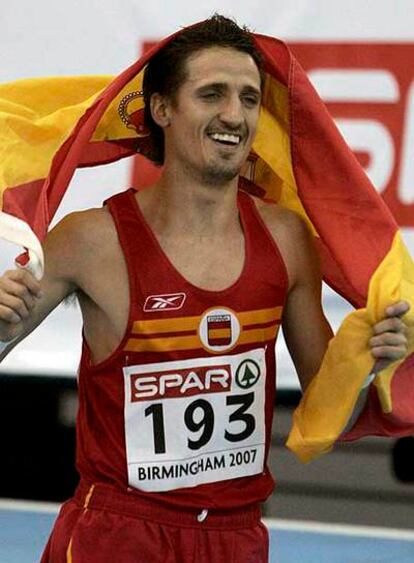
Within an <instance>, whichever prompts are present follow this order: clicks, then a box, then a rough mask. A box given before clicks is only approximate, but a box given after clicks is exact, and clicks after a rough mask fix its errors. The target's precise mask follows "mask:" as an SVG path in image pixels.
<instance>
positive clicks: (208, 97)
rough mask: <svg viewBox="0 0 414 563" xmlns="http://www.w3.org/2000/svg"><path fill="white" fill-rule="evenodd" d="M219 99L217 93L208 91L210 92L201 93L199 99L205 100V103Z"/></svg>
mask: <svg viewBox="0 0 414 563" xmlns="http://www.w3.org/2000/svg"><path fill="white" fill-rule="evenodd" d="M219 97H220V94H219V93H218V92H212V91H210V92H203V93H202V94H201V98H202V99H203V100H206V101H214V100H218V99H219Z"/></svg>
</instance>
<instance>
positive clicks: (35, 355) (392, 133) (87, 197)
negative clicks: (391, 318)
mask: <svg viewBox="0 0 414 563" xmlns="http://www.w3.org/2000/svg"><path fill="white" fill-rule="evenodd" d="M215 11H218V12H220V13H222V14H224V15H230V16H234V17H235V18H236V19H237V21H238V22H239V23H240V24H246V25H248V26H249V27H250V28H251V29H252V30H254V31H256V32H258V33H262V34H267V35H273V36H276V37H279V38H281V39H283V40H285V41H286V42H287V43H288V44H289V46H290V47H291V49H292V50H293V52H294V53H295V55H296V56H297V58H298V59H299V61H300V62H301V64H302V66H303V67H304V68H305V70H306V71H307V72H308V74H309V76H310V78H311V80H312V82H313V83H314V85H315V87H316V88H317V90H318V91H319V93H320V95H321V97H322V98H323V99H324V101H325V102H326V104H327V106H328V108H329V110H330V112H331V114H332V115H333V116H334V118H335V120H336V122H337V125H338V127H339V128H340V130H341V131H342V133H343V135H344V137H345V138H346V140H347V141H348V143H349V145H350V146H351V148H352V150H353V151H354V152H355V154H356V156H357V158H358V159H359V161H360V162H361V164H362V166H363V167H364V169H365V171H366V173H367V174H368V176H369V177H370V178H371V180H372V181H373V183H374V185H375V186H376V188H377V190H378V191H379V192H380V193H381V195H382V196H383V197H384V199H385V201H386V203H387V205H388V206H389V207H390V209H391V211H392V213H393V214H394V216H395V218H396V219H397V221H398V223H399V224H400V226H401V228H402V230H403V234H404V237H405V239H406V241H407V243H408V245H409V248H410V249H411V253H412V254H414V27H413V25H412V24H413V21H414V5H413V3H412V0H393V2H389V1H388V0H365V1H364V2H360V1H359V0H347V2H343V1H342V0H341V1H337V0H313V1H312V2H309V1H305V0H303V1H299V0H296V1H294V0H277V1H275V0H271V1H270V0H254V1H253V0H251V1H248V0H237V1H236V0H221V1H220V2H211V3H209V2H204V3H200V5H196V3H194V2H191V1H190V0H174V2H168V1H167V0H165V1H164V2H161V1H160V0H152V1H151V2H146V3H144V2H137V1H136V0H117V1H116V2H114V1H113V0H83V1H80V0H72V2H70V3H66V2H65V3H64V2H59V1H56V0H53V1H52V0H41V1H40V2H30V1H29V0H23V1H22V0H20V1H19V0H15V1H14V2H12V3H6V2H2V3H1V6H0V21H1V23H2V33H1V34H0V53H1V55H0V57H1V59H0V60H1V64H0V81H2V82H8V81H12V80H16V79H20V78H27V77H35V76H53V75H55V76H58V75H79V74H105V75H108V74H109V75H116V74H118V73H119V72H121V71H122V70H123V69H124V68H126V67H127V66H129V65H130V64H131V63H132V62H133V61H134V60H135V59H136V58H138V57H139V56H140V55H141V54H142V52H143V49H144V48H145V46H146V45H148V44H151V43H152V42H154V41H157V40H158V39H160V38H161V37H164V36H165V35H167V34H170V33H172V32H173V31H175V30H176V29H177V28H179V27H181V26H185V25H187V24H190V23H193V22H195V21H198V20H201V19H204V18H205V17H208V16H209V15H211V14H212V13H213V12H215ZM137 167H139V164H137V163H136V162H133V161H132V160H128V159H126V160H124V161H122V162H118V163H116V164H112V165H109V166H105V167H98V168H97V169H83V170H81V171H79V172H78V173H77V174H76V176H75V178H74V179H73V181H72V184H71V188H70V189H69V191H68V193H67V195H66V196H65V199H64V201H63V204H62V206H61V207H60V209H59V211H58V214H57V216H56V218H55V222H56V221H58V220H59V219H60V218H61V217H62V216H64V215H65V214H67V213H68V212H70V211H72V210H75V209H82V208H87V207H97V206H100V205H101V203H102V201H103V200H104V199H105V198H106V197H108V196H109V195H111V194H113V193H115V192H118V191H121V190H122V189H125V188H127V187H129V186H131V185H132V183H133V178H134V177H136V173H137V172H136V170H137ZM138 169H139V168H138ZM134 170H135V175H134ZM19 253H20V249H18V248H16V247H13V246H12V245H7V244H6V243H4V242H1V241H0V270H1V271H4V270H5V269H7V268H8V267H10V266H12V265H13V259H14V257H15V256H16V255H17V254H19ZM324 305H325V310H326V313H327V315H328V317H329V319H330V321H331V323H332V325H333V327H334V328H337V327H338V326H339V324H340V322H341V321H342V319H343V318H344V316H345V315H346V313H347V312H348V311H349V310H350V307H349V306H348V305H347V304H346V303H345V302H344V301H343V300H341V299H340V298H339V297H337V296H336V295H334V294H333V293H332V292H331V291H330V290H329V289H328V288H325V289H324ZM80 331H81V320H80V315H79V311H78V308H77V306H76V305H75V304H72V305H62V306H60V307H58V309H57V310H55V311H54V312H53V313H52V314H51V315H50V317H49V318H48V319H47V320H46V321H45V322H44V323H43V324H42V326H41V327H39V328H38V329H37V330H36V331H35V332H34V333H33V334H32V335H31V336H29V337H28V338H27V339H26V340H25V341H24V342H23V343H22V344H20V345H19V346H18V347H17V348H16V349H15V350H14V351H13V352H12V353H11V354H10V355H9V357H8V358H7V359H6V360H5V361H4V362H3V363H2V364H1V366H0V389H1V391H0V421H1V428H2V432H1V441H2V456H1V459H2V463H1V466H0V467H1V478H0V497H4V498H22V499H36V500H47V501H57V502H60V501H62V500H64V499H66V498H67V497H69V496H71V494H72V492H73V490H74V487H75V486H76V483H77V479H78V476H77V474H76V471H75V469H74V448H75V434H74V427H75V417H76V408H77V397H76V372H77V365H78V361H79V357H80ZM277 351H278V385H279V389H280V391H279V393H278V398H277V404H276V405H275V422H274V435H273V444H272V452H271V456H270V464H271V466H272V468H273V471H274V474H275V476H276V480H277V488H276V491H275V493H274V494H273V496H272V498H271V499H270V500H269V501H268V503H267V505H266V507H265V511H266V515H268V516H277V517H280V518H292V519H305V520H306V519H309V520H319V521H326V522H350V523H354V524H358V523H361V524H368V525H381V526H389V527H398V528H414V502H413V501H414V439H413V438H405V439H403V440H398V441H394V440H385V439H379V438H372V439H371V438H369V439H364V440H361V441H360V442H359V443H356V444H349V445H346V446H339V447H337V448H336V449H335V451H334V452H333V453H331V454H329V455H328V456H325V458H323V459H321V460H319V461H316V462H313V463H311V464H310V465H307V466H303V465H301V464H300V463H299V462H298V461H297V460H296V459H294V458H293V455H292V454H290V453H289V452H288V451H287V450H286V449H285V448H284V446H283V444H284V442H285V440H286V437H287V434H288V432H289V428H290V424H291V415H292V412H293V409H294V407H295V405H296V404H297V402H298V400H299V397H300V394H299V387H298V382H297V377H296V374H295V372H294V369H293V367H292V364H291V362H290V360H289V357H288V354H287V351H286V348H285V346H284V344H283V341H282V340H281V341H280V342H279V344H278V350H277Z"/></svg>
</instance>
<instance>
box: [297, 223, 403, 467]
mask: <svg viewBox="0 0 414 563" xmlns="http://www.w3.org/2000/svg"><path fill="white" fill-rule="evenodd" d="M413 296H414V264H413V261H412V260H411V258H410V256H409V254H408V252H407V250H406V248H405V246H404V244H403V242H402V240H401V235H400V233H399V232H397V233H396V235H395V237H394V240H393V243H392V246H391V248H390V250H389V252H388V253H387V255H386V256H385V258H384V259H383V261H382V262H381V263H380V265H379V267H378V268H377V270H376V271H375V273H374V275H373V277H372V278H371V281H370V286H369V292H368V302H367V307H366V308H363V309H358V310H357V311H355V312H353V313H351V314H349V315H348V316H347V317H346V318H345V320H344V321H343V323H342V325H341V326H340V328H339V330H338V333H337V334H336V336H335V338H333V339H332V340H331V342H330V343H329V347H328V350H327V352H326V354H325V356H324V360H323V362H322V365H321V367H320V370H319V372H318V373H317V375H316V376H315V377H314V378H313V380H312V382H311V383H310V385H309V387H308V388H307V389H306V392H305V394H304V396H303V398H302V400H301V402H300V404H299V406H298V408H297V409H296V411H295V413H294V415H293V427H292V430H291V432H290V435H289V438H288V441H287V446H288V447H289V448H290V449H291V450H292V451H293V452H294V453H295V454H296V455H297V456H298V457H299V459H300V460H301V461H303V462H308V461H311V460H312V459H314V458H316V457H318V456H320V455H321V454H323V453H325V452H328V451H329V450H330V449H332V447H333V445H334V442H335V441H336V440H337V439H338V436H340V434H341V433H342V432H343V430H344V428H345V426H346V424H347V423H348V420H349V419H350V417H351V414H352V412H353V409H354V407H355V404H356V401H357V399H358V396H359V394H360V391H361V388H362V385H363V383H364V381H365V379H366V377H367V375H368V374H369V373H370V372H371V370H372V367H373V365H374V359H373V357H372V355H371V351H370V349H369V346H368V341H369V339H370V338H371V336H372V326H373V324H374V323H375V322H377V321H379V320H380V319H381V318H383V317H384V315H385V309H386V308H387V307H388V306H389V305H390V303H394V302H397V301H399V300H400V299H405V300H407V301H409V302H410V301H411V302H412V300H413ZM404 321H405V322H406V323H407V324H408V325H409V326H411V327H414V308H412V309H411V311H410V312H409V313H407V315H406V316H405V317H404ZM413 333H414V331H411V334H413ZM413 352H414V338H411V339H410V342H409V345H408V354H411V353H413ZM400 364H401V361H400V362H394V363H393V364H391V365H390V366H389V367H388V368H386V369H385V370H383V371H382V372H381V373H380V374H379V375H378V376H377V377H376V379H375V383H374V385H375V386H376V387H377V389H378V394H379V399H380V402H381V408H382V410H383V412H385V413H389V412H391V410H392V396H391V380H392V377H393V375H394V373H395V371H396V369H397V367H398V366H399V365H400Z"/></svg>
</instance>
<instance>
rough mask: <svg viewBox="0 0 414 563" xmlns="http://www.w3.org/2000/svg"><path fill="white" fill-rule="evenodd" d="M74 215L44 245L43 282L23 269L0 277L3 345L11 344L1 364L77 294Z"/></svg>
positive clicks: (49, 235)
mask: <svg viewBox="0 0 414 563" xmlns="http://www.w3.org/2000/svg"><path fill="white" fill-rule="evenodd" d="M73 215H74V214H72V215H69V216H68V217H66V218H65V219H63V220H62V221H61V222H60V223H59V224H58V225H57V226H56V227H55V228H54V229H52V231H51V232H50V233H49V234H48V236H47V237H46V239H45V241H44V244H43V249H44V253H45V273H44V276H43V278H42V280H41V281H40V282H39V281H37V280H36V279H35V278H34V276H33V275H31V274H30V273H29V272H27V271H25V270H22V269H20V268H17V269H15V270H9V271H7V272H5V274H4V275H3V276H1V277H0V341H2V342H10V344H8V345H7V346H6V348H5V349H4V350H3V351H2V353H1V354H0V360H2V359H3V358H5V357H6V356H7V354H8V353H9V352H10V351H11V350H12V349H13V348H14V347H15V346H16V345H17V344H18V343H19V342H20V341H21V340H23V339H24V338H25V337H26V336H27V335H28V334H30V333H31V332H32V331H33V330H34V329H35V328H36V327H37V326H38V325H39V324H40V323H41V322H42V321H43V319H44V318H45V317H47V315H48V314H49V313H50V312H51V311H52V310H53V309H55V307H56V306H57V305H58V304H59V303H60V302H61V301H62V300H63V299H64V298H65V297H66V296H68V295H69V294H70V293H72V292H73V291H75V290H76V288H77V284H76V261H75V260H74V259H73V255H74V254H75V252H76V250H75V249H74V246H75V245H76V236H75V229H74V228H73V223H74V221H73Z"/></svg>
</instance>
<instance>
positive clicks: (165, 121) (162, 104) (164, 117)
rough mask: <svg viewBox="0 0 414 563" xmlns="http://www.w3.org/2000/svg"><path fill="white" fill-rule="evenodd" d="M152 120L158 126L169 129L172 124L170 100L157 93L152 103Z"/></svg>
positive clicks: (153, 96) (152, 97) (152, 98)
mask: <svg viewBox="0 0 414 563" xmlns="http://www.w3.org/2000/svg"><path fill="white" fill-rule="evenodd" d="M150 107H151V115H152V119H153V120H154V121H155V123H156V124H157V125H159V126H160V127H162V128H163V129H164V128H165V127H168V126H169V124H170V104H169V101H168V99H167V98H166V97H165V96H161V94H158V93H155V94H153V95H152V96H151V101H150Z"/></svg>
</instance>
